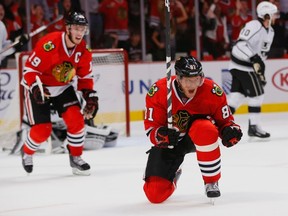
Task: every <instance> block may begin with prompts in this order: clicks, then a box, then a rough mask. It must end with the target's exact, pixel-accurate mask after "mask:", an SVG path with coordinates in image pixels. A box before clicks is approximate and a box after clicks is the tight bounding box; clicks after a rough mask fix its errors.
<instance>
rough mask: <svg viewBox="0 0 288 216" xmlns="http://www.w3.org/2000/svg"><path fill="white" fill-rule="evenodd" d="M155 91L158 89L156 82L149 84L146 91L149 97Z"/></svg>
mask: <svg viewBox="0 0 288 216" xmlns="http://www.w3.org/2000/svg"><path fill="white" fill-rule="evenodd" d="M157 91H158V87H157V86H156V84H153V85H152V86H151V88H150V89H149V91H148V93H147V94H148V95H149V96H150V97H152V96H153V95H154V94H155V93H156V92H157Z"/></svg>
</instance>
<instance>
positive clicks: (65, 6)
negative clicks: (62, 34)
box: [49, 0, 74, 32]
mask: <svg viewBox="0 0 288 216" xmlns="http://www.w3.org/2000/svg"><path fill="white" fill-rule="evenodd" d="M58 8H59V13H60V14H61V15H63V19H61V20H59V21H58V22H56V23H55V24H54V25H52V26H51V27H49V32H53V31H65V17H66V16H67V15H68V14H69V12H70V11H74V9H73V8H74V7H73V5H72V0H61V5H59V7H58Z"/></svg>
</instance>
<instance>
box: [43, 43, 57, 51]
mask: <svg viewBox="0 0 288 216" xmlns="http://www.w3.org/2000/svg"><path fill="white" fill-rule="evenodd" d="M43 48H44V50H45V51H46V52H49V51H51V50H52V49H54V48H55V45H54V44H53V43H52V41H48V42H47V43H45V44H44V45H43Z"/></svg>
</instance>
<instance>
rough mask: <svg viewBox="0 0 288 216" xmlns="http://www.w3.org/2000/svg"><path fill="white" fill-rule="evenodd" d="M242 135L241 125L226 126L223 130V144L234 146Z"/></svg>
mask: <svg viewBox="0 0 288 216" xmlns="http://www.w3.org/2000/svg"><path fill="white" fill-rule="evenodd" d="M242 135H243V134H242V131H241V129H240V126H239V125H237V124H233V125H230V126H226V127H224V129H223V130H222V144H223V145H224V146H226V147H228V148H229V147H231V146H234V145H236V144H237V143H238V142H239V141H240V140H241V137H242Z"/></svg>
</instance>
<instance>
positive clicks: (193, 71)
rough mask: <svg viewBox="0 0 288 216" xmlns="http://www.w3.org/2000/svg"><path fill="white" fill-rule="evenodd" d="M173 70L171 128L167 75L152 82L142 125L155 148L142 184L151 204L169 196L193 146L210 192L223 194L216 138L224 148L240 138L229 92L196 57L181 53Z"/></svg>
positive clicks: (240, 134) (151, 152)
mask: <svg viewBox="0 0 288 216" xmlns="http://www.w3.org/2000/svg"><path fill="white" fill-rule="evenodd" d="M175 71H176V76H172V86H171V89H172V118H173V128H168V127H167V87H166V85H167V84H166V83H167V81H166V78H163V79H160V80H159V81H157V82H156V83H155V84H153V85H152V87H151V88H150V90H149V92H148V93H147V95H146V112H145V120H144V126H145V130H146V134H147V136H148V137H149V139H150V141H151V143H152V144H153V147H152V148H151V149H150V150H149V157H148V161H147V165H146V170H145V176H144V180H145V184H144V187H143V189H144V192H145V194H146V196H147V198H148V200H149V201H150V202H151V203H161V202H163V201H165V200H166V199H167V198H168V197H169V196H171V194H172V193H173V192H174V190H175V188H176V183H177V180H178V178H179V176H180V174H181V164H182V162H183V160H184V157H185V155H186V154H187V153H190V152H195V151H196V155H197V161H198V165H199V168H200V170H201V173H202V178H203V181H204V185H205V190H206V195H207V197H210V198H214V197H219V196H220V190H219V187H218V181H219V179H220V176H221V155H220V148H219V144H218V141H217V140H218V137H220V138H222V143H223V145H224V146H226V147H231V146H234V145H235V144H237V143H238V142H239V140H240V139H241V137H242V132H241V129H240V126H239V125H237V124H235V123H234V118H233V116H232V114H231V111H230V109H229V106H228V105H227V101H226V96H225V93H224V92H223V90H222V89H221V88H220V87H219V86H218V85H217V84H216V83H214V82H213V81H212V80H209V79H206V78H205V77H204V73H203V71H202V65H201V63H200V62H199V61H198V60H197V59H196V58H194V57H191V56H188V57H180V58H179V59H178V60H177V61H176V62H175Z"/></svg>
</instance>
